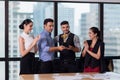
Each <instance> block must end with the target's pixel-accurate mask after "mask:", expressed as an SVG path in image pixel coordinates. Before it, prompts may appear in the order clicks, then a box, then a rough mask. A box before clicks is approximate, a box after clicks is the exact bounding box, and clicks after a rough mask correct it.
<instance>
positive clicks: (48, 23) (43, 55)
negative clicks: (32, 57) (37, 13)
mask: <svg viewBox="0 0 120 80" xmlns="http://www.w3.org/2000/svg"><path fill="white" fill-rule="evenodd" d="M53 28H54V21H53V19H50V18H47V19H45V20H44V30H43V31H42V32H41V33H40V40H39V42H38V48H39V59H40V61H41V66H40V71H39V72H40V73H52V72H53V59H54V52H55V51H62V50H63V49H64V46H58V47H55V46H54V41H53V39H52V37H51V32H52V31H53Z"/></svg>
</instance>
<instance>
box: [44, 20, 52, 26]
mask: <svg viewBox="0 0 120 80" xmlns="http://www.w3.org/2000/svg"><path fill="white" fill-rule="evenodd" d="M48 22H53V19H51V18H47V19H45V20H44V25H45V24H47V23H48Z"/></svg>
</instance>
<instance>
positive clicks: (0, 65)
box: [0, 61, 5, 80]
mask: <svg viewBox="0 0 120 80" xmlns="http://www.w3.org/2000/svg"><path fill="white" fill-rule="evenodd" d="M0 79H1V80H5V62H2V61H1V62H0Z"/></svg>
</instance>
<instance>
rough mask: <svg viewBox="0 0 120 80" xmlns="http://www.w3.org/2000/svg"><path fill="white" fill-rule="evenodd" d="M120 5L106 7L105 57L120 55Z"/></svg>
mask: <svg viewBox="0 0 120 80" xmlns="http://www.w3.org/2000/svg"><path fill="white" fill-rule="evenodd" d="M119 15H120V5H119V4H105V5H104V41H105V49H106V50H105V55H106V56H119V55H120V16H119Z"/></svg>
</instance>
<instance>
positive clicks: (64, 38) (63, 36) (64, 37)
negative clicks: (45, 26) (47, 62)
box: [62, 34, 68, 47]
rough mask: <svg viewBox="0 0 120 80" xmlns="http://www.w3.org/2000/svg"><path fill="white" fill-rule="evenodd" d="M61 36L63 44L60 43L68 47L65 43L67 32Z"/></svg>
mask: <svg viewBox="0 0 120 80" xmlns="http://www.w3.org/2000/svg"><path fill="white" fill-rule="evenodd" d="M62 38H63V44H62V45H63V46H65V47H68V44H67V43H66V41H67V38H68V34H63V35H62Z"/></svg>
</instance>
